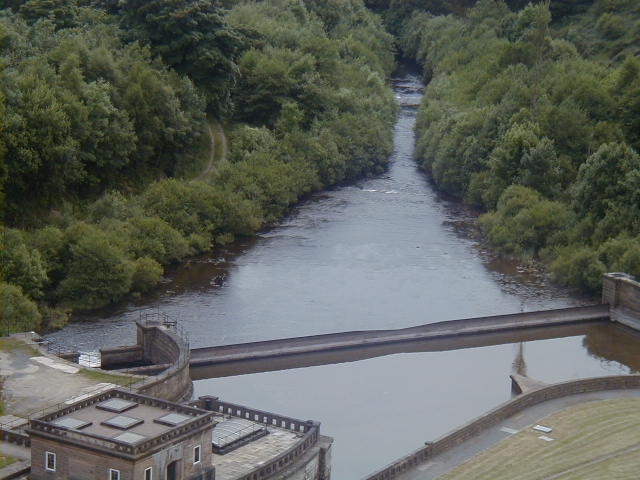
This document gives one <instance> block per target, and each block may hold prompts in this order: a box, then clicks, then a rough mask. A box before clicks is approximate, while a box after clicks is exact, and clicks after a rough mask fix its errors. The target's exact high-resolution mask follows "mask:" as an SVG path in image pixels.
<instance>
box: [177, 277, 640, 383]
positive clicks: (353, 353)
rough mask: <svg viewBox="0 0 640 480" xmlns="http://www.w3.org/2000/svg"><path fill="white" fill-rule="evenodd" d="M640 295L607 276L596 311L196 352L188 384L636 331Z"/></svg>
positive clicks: (625, 281) (639, 288) (632, 285)
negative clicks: (597, 328)
mask: <svg viewBox="0 0 640 480" xmlns="http://www.w3.org/2000/svg"><path fill="white" fill-rule="evenodd" d="M639 292H640V283H638V282H637V281H636V280H635V279H634V278H633V277H631V276H629V275H626V274H624V273H609V274H606V275H605V276H604V278H603V290H602V303H601V304H598V305H592V306H586V307H571V308H561V309H555V310H542V311H535V312H523V313H515V314H508V315H495V316H485V317H477V318H469V319H462V320H450V321H444V322H437V323H429V324H425V325H419V326H415V327H409V328H400V329H392V330H362V331H350V332H341V333H331V334H325V335H312V336H306V337H293V338H284V339H278V340H267V341H261V342H250V343H241V344H235V345H223V346H215V347H204V348H195V349H192V350H191V356H190V362H189V366H190V370H191V376H192V378H194V379H201V378H211V377H217V376H225V375H238V374H244V373H258V372H265V371H272V370H279V369H283V368H293V367H302V366H310V365H320V364H327V363H339V362H344V361H355V360H359V359H364V358H372V357H375V356H381V355H388V354H390V353H396V352H397V349H394V347H397V346H399V345H403V346H407V347H408V348H407V350H408V351H413V350H412V348H415V350H418V351H429V350H438V351H443V350H455V349H460V348H469V347H477V346H486V345H495V344H499V343H511V342H513V336H504V335H505V334H518V335H521V336H522V335H523V336H524V337H523V338H522V341H526V340H527V339H528V337H527V335H530V336H531V338H532V339H538V338H553V337H561V336H564V335H565V334H566V333H565V332H566V330H562V329H561V327H574V328H579V327H580V326H581V325H586V324H592V323H595V322H608V321H613V322H617V323H620V324H622V325H625V326H627V327H631V328H634V329H636V330H640V300H639V299H640V294H639ZM574 331H575V330H574ZM501 335H503V336H502V337H501ZM418 344H419V346H417V345H418ZM412 346H413V347H412ZM403 351H404V350H403Z"/></svg>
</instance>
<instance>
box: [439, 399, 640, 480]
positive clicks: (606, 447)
mask: <svg viewBox="0 0 640 480" xmlns="http://www.w3.org/2000/svg"><path fill="white" fill-rule="evenodd" d="M540 423H541V424H543V425H545V426H549V427H551V428H553V432H552V433H550V434H548V435H547V436H548V437H550V438H553V439H554V440H553V441H552V442H547V441H544V440H541V439H540V438H538V437H540V436H541V435H542V434H541V433H539V432H536V431H534V430H533V429H531V428H527V429H525V430H523V431H521V432H519V433H517V434H515V435H514V436H512V437H509V438H508V439H506V440H505V441H503V442H501V443H500V444H498V445H496V446H495V447H494V448H492V449H490V450H487V451H486V452H483V453H482V454H480V455H478V456H477V457H475V458H473V459H472V460H470V461H469V462H467V463H465V464H464V465H461V466H460V467H458V468H457V469H455V470H453V471H452V472H449V473H448V474H446V475H444V476H443V477H441V478H442V479H444V480H457V479H469V478H473V479H474V480H482V479H491V480H501V479H514V478H517V479H519V480H537V479H543V478H544V479H561V480H569V479H581V480H591V479H593V480H595V479H603V478H611V479H613V478H615V479H616V480H625V479H635V478H638V471H640V399H637V398H633V399H632V398H630V399H616V400H605V401H598V402H590V403H586V404H584V405H580V406H578V407H572V408H569V409H566V410H563V411H561V412H558V413H556V414H553V415H550V416H548V417H546V418H544V419H542V420H540Z"/></svg>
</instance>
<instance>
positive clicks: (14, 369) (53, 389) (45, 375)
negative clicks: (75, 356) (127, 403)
mask: <svg viewBox="0 0 640 480" xmlns="http://www.w3.org/2000/svg"><path fill="white" fill-rule="evenodd" d="M0 376H2V377H3V380H4V384H3V389H2V392H3V393H2V394H3V400H4V406H5V407H4V410H5V414H11V415H15V416H18V417H26V416H28V415H29V414H32V413H34V412H38V411H42V410H44V409H47V408H50V407H52V406H55V405H57V404H61V403H65V402H69V401H71V400H74V399H77V396H79V395H89V394H91V393H97V392H98V391H101V390H105V389H108V388H112V387H113V386H114V385H113V384H110V383H104V382H99V381H96V380H92V379H90V378H87V377H86V376H84V375H82V373H81V372H80V369H79V368H78V367H77V365H74V364H72V363H70V362H66V361H64V360H61V359H59V358H57V357H54V356H49V355H42V354H40V353H35V352H34V351H33V350H29V349H27V348H25V349H22V348H14V349H12V350H11V351H0Z"/></svg>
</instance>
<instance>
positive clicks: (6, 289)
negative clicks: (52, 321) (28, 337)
mask: <svg viewBox="0 0 640 480" xmlns="http://www.w3.org/2000/svg"><path fill="white" fill-rule="evenodd" d="M0 305H1V306H2V312H1V313H0V314H1V315H2V322H0V336H5V335H9V334H11V333H15V332H25V331H30V330H37V329H38V328H39V327H40V320H41V318H42V317H41V315H40V312H38V307H37V306H36V304H35V303H34V302H33V301H32V300H30V299H29V298H28V297H27V296H25V295H24V293H22V290H21V289H20V287H17V286H15V285H11V284H10V283H6V282H3V281H0Z"/></svg>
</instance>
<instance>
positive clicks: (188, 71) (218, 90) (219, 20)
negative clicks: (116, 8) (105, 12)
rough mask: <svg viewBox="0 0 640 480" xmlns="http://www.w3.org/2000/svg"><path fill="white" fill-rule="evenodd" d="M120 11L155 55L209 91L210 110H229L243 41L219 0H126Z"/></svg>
mask: <svg viewBox="0 0 640 480" xmlns="http://www.w3.org/2000/svg"><path fill="white" fill-rule="evenodd" d="M121 13H122V15H123V21H124V23H125V25H127V26H129V27H132V28H134V29H135V30H136V31H137V32H138V34H139V38H141V39H142V40H143V41H144V42H148V43H149V44H150V45H151V48H152V50H153V52H154V54H156V55H159V56H160V57H162V59H163V61H164V62H165V63H166V64H167V65H168V66H170V67H172V68H174V69H175V70H176V71H178V72H180V73H182V74H184V75H187V76H188V77H189V78H190V79H191V80H192V81H193V82H194V83H195V84H196V85H198V86H199V87H200V88H201V89H202V90H203V91H204V92H205V93H206V96H207V102H208V104H209V108H210V110H211V111H213V112H216V113H217V114H218V115H220V114H223V113H226V112H228V110H229V106H230V97H229V95H230V92H231V88H232V87H233V85H234V84H235V82H236V80H237V77H238V67H237V65H236V57H237V55H238V54H239V52H240V51H241V49H242V47H243V42H242V38H241V36H240V34H239V33H238V32H236V31H235V30H234V29H233V28H231V27H230V26H229V25H228V24H227V22H226V19H225V15H224V10H223V9H222V8H221V7H220V6H218V2H216V1H214V0H196V1H188V0H126V1H124V2H121Z"/></svg>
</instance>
